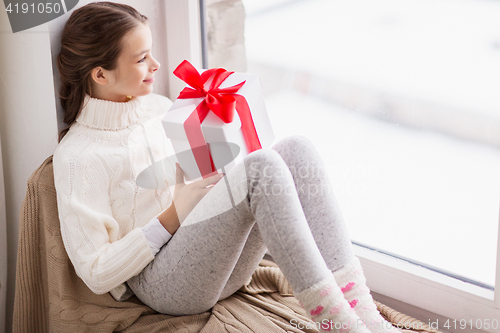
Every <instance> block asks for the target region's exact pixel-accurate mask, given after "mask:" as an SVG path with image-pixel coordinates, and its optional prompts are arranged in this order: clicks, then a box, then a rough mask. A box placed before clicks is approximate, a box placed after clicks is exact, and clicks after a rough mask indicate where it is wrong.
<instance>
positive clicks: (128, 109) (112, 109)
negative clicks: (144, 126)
mask: <svg viewBox="0 0 500 333" xmlns="http://www.w3.org/2000/svg"><path fill="white" fill-rule="evenodd" d="M141 102H142V96H139V97H136V96H134V97H132V99H130V100H129V101H128V102H113V101H107V100H103V99H98V98H94V97H90V96H89V95H88V94H85V99H84V102H83V109H82V110H81V111H80V114H79V115H78V117H77V118H76V122H78V123H80V124H82V125H86V126H89V127H91V128H96V129H102V130H120V129H123V128H127V127H128V126H130V125H132V124H133V123H136V122H137V120H138V119H139V118H140V116H141V114H142V113H143V109H142V108H141Z"/></svg>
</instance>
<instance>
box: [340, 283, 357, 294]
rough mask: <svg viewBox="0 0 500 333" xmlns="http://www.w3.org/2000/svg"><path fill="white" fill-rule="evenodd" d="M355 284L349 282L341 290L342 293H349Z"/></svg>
mask: <svg viewBox="0 0 500 333" xmlns="http://www.w3.org/2000/svg"><path fill="white" fill-rule="evenodd" d="M355 285H356V283H354V282H349V283H348V284H347V285H346V286H345V287H344V288H342V292H343V293H345V292H346V291H349V290H351V289H352V287H354V286H355Z"/></svg>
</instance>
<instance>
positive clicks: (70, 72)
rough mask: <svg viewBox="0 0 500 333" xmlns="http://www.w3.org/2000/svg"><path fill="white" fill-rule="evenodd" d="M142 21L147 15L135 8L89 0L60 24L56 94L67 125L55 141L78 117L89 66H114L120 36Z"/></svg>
mask: <svg viewBox="0 0 500 333" xmlns="http://www.w3.org/2000/svg"><path fill="white" fill-rule="evenodd" d="M146 21H147V17H146V16H144V15H142V14H140V13H139V12H138V11H137V10H136V9H135V8H133V7H131V6H128V5H123V4H118V3H113V2H105V1H103V2H92V3H89V4H87V5H85V6H83V7H80V8H78V9H76V10H75V11H73V13H72V14H71V16H70V17H69V19H68V21H67V22H66V25H65V26H64V30H63V32H62V36H61V51H60V53H59V54H58V55H57V69H58V70H59V75H60V78H61V87H60V90H59V98H60V99H61V105H62V107H63V111H64V118H63V120H64V122H65V123H66V124H67V125H68V126H67V127H66V128H64V129H63V130H61V132H60V133H59V138H58V142H61V140H62V138H63V137H64V136H65V135H66V133H67V132H68V131H69V129H70V127H71V125H72V124H73V123H74V122H75V120H76V118H77V117H78V115H79V113H80V110H81V109H82V108H83V102H84V98H85V94H89V95H92V89H91V88H92V86H91V80H92V78H91V75H90V74H91V71H92V69H93V68H95V67H99V66H100V67H103V68H104V69H106V70H113V69H115V68H116V66H117V61H116V60H117V58H118V55H119V54H120V52H121V49H122V37H123V36H124V35H125V34H127V33H128V32H129V31H131V30H132V29H134V28H136V27H137V26H138V25H139V22H140V23H144V24H146Z"/></svg>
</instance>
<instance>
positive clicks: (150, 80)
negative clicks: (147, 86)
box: [144, 77, 155, 83]
mask: <svg viewBox="0 0 500 333" xmlns="http://www.w3.org/2000/svg"><path fill="white" fill-rule="evenodd" d="M144 82H146V83H153V82H155V78H154V77H153V78H151V79H149V80H144Z"/></svg>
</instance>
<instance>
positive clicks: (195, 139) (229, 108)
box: [174, 60, 262, 178]
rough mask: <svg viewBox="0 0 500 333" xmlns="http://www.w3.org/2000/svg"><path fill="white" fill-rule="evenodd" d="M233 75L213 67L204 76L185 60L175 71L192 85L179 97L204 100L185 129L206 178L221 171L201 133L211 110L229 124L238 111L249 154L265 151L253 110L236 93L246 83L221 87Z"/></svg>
mask: <svg viewBox="0 0 500 333" xmlns="http://www.w3.org/2000/svg"><path fill="white" fill-rule="evenodd" d="M233 73H234V72H228V71H226V70H225V69H223V68H213V69H208V70H206V71H204V72H203V73H201V75H200V73H198V71H197V70H196V69H195V68H194V67H193V65H191V64H190V63H189V62H188V61H187V60H184V61H183V62H182V63H181V64H180V65H179V66H177V68H176V69H175V70H174V75H175V76H177V77H178V78H180V79H181V80H183V81H184V82H186V83H187V84H188V85H189V86H190V87H185V88H184V89H183V90H182V91H181V93H180V94H179V97H178V98H180V99H186V98H203V101H202V102H201V103H200V104H198V106H197V107H196V110H195V111H193V113H191V115H190V116H189V117H188V118H187V120H186V121H185V122H184V129H185V131H186V135H187V138H188V141H189V144H190V146H191V150H192V151H193V154H194V157H195V160H196V163H197V165H198V168H199V169H200V172H201V175H202V176H203V178H206V177H209V176H210V175H211V174H212V173H214V172H216V171H217V170H216V169H215V166H214V164H213V161H212V156H211V155H210V151H209V149H208V146H207V143H206V141H205V137H204V136H203V132H202V131H201V123H203V120H205V117H206V116H207V114H208V112H209V111H212V112H213V113H215V114H216V115H217V116H218V117H219V118H220V119H222V121H224V122H225V123H226V124H227V123H230V122H232V121H233V117H234V111H235V110H236V111H237V112H238V115H239V117H240V120H241V130H242V132H243V137H244V139H245V143H246V146H247V149H248V152H252V151H255V150H258V149H261V148H262V146H261V144H260V141H259V137H258V136H257V131H256V130H255V125H254V123H253V119H252V114H251V113H250V107H249V106H248V103H247V101H246V99H245V97H243V96H241V95H238V94H236V92H237V91H238V90H239V89H240V88H241V87H242V86H243V85H244V84H245V82H246V81H243V82H241V83H239V84H237V85H234V86H232V87H227V88H219V86H220V85H221V84H222V82H224V80H225V79H226V78H227V77H228V76H229V75H231V74H233ZM210 80H211V82H210ZM207 83H210V87H209V89H208V90H207V89H206V88H205V85H206V84H207ZM194 148H196V149H194ZM208 162H210V163H208Z"/></svg>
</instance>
